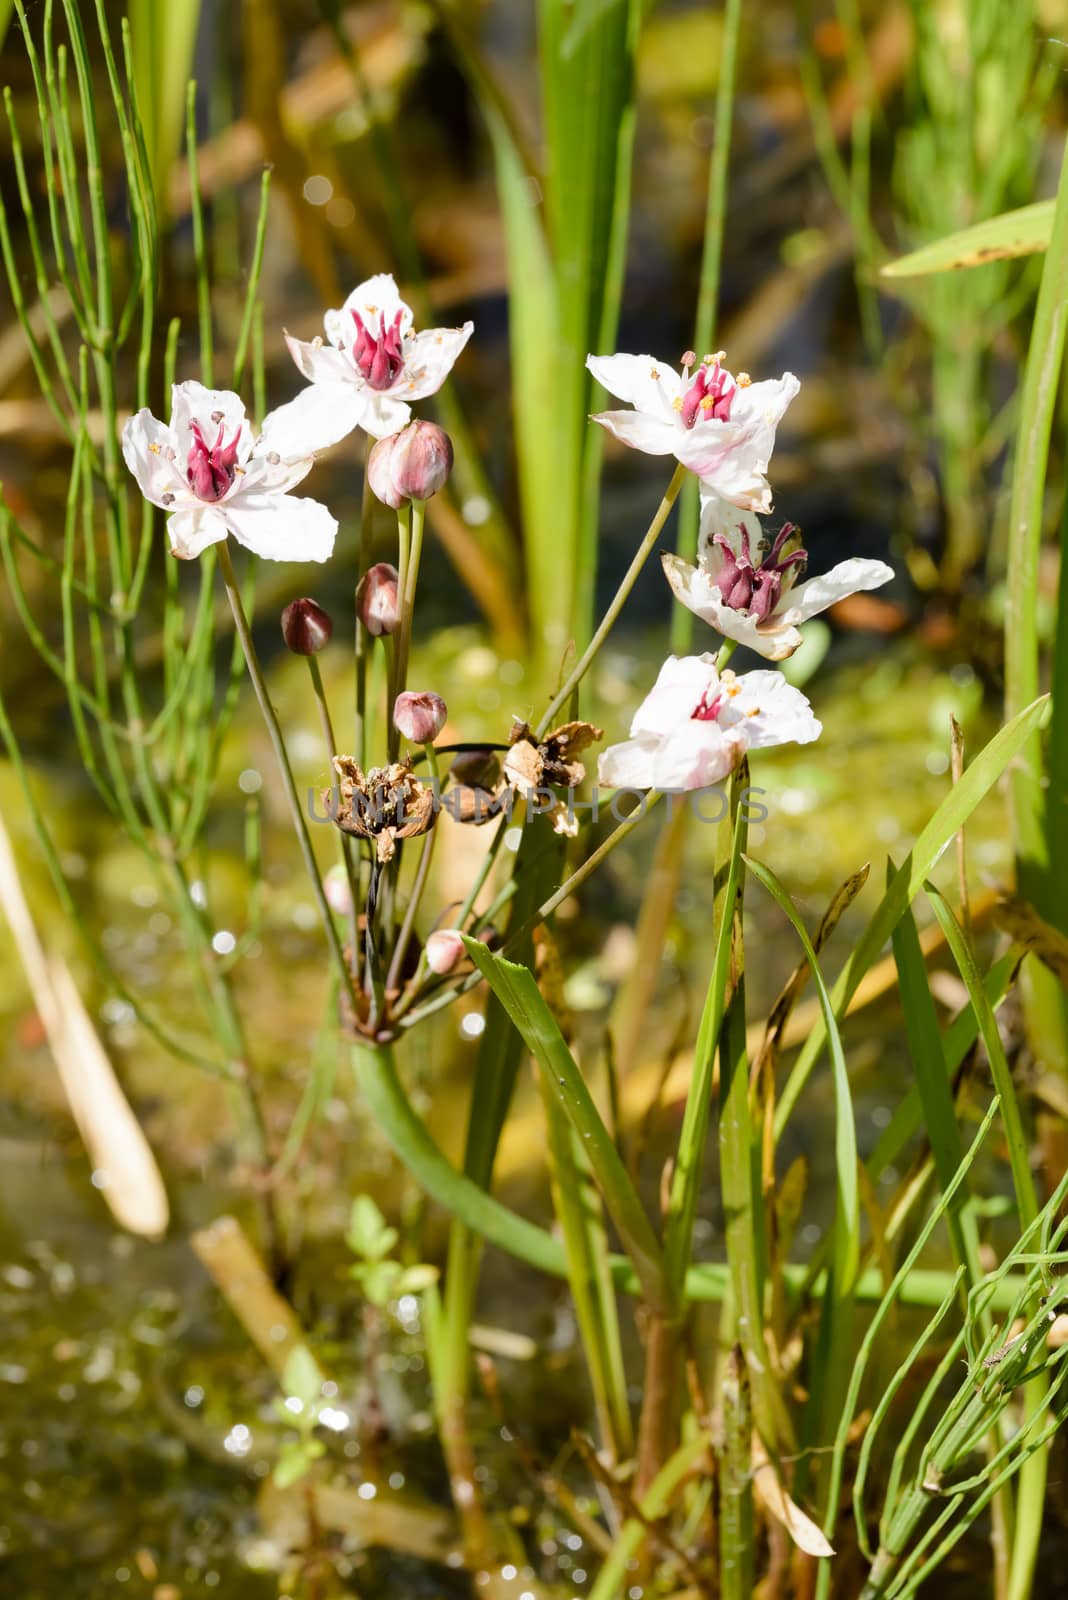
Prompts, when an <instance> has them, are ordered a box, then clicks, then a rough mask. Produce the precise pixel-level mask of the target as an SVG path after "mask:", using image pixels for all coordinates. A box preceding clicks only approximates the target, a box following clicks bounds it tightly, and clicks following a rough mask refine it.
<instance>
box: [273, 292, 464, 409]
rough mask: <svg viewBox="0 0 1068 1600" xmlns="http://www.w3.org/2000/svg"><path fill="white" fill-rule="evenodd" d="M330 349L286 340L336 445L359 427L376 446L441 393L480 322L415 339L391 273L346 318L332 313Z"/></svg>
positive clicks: (347, 308)
mask: <svg viewBox="0 0 1068 1600" xmlns="http://www.w3.org/2000/svg"><path fill="white" fill-rule="evenodd" d="M323 326H324V327H325V328H326V335H327V338H328V339H329V341H330V343H329V344H324V342H323V340H322V339H313V340H312V342H311V343H310V344H307V343H304V342H303V341H302V340H300V339H294V338H291V336H290V335H289V334H288V333H287V334H286V343H287V344H288V346H289V353H290V355H291V356H292V357H293V360H294V361H295V362H296V363H297V366H298V367H299V368H300V370H301V372H302V373H303V374H304V376H305V377H306V378H308V379H309V380H310V382H311V384H312V393H313V394H314V396H315V400H316V403H317V406H318V409H319V413H320V416H321V419H322V425H323V428H324V430H325V431H326V432H327V433H330V434H332V435H333V440H337V439H343V438H344V437H345V435H346V434H348V433H351V432H352V430H353V428H357V427H359V428H363V429H364V430H365V431H366V432H367V433H370V434H372V435H373V436H374V437H375V438H376V439H383V438H385V437H386V435H387V434H391V433H399V431H400V429H401V428H403V427H404V425H405V423H406V422H407V421H408V419H409V417H410V416H411V414H412V413H411V407H410V406H409V405H408V401H409V400H425V399H426V397H427V395H431V394H437V392H438V390H439V389H440V388H441V386H442V384H443V383H444V382H445V379H446V378H447V377H448V375H449V373H450V371H451V370H452V367H453V363H454V362H455V360H456V358H457V356H458V355H459V354H460V351H461V350H462V349H463V347H464V345H465V344H466V343H467V341H468V339H470V337H471V333H472V331H473V329H474V326H475V325H474V323H473V322H465V323H464V325H463V327H462V328H427V329H426V330H425V331H424V332H422V333H413V332H412V310H411V307H410V306H408V305H406V304H405V302H404V301H403V300H402V299H401V297H400V295H399V294H398V293H397V285H396V283H395V282H394V281H393V277H392V275H391V274H390V273H388V272H380V273H378V274H377V275H376V276H375V277H373V278H368V279H367V281H366V282H365V283H361V284H360V285H359V286H358V287H357V288H355V289H353V291H352V293H351V294H350V295H349V297H348V299H347V300H346V301H345V304H344V305H343V306H342V308H341V310H340V311H328V312H327V313H326V316H325V317H324V318H323Z"/></svg>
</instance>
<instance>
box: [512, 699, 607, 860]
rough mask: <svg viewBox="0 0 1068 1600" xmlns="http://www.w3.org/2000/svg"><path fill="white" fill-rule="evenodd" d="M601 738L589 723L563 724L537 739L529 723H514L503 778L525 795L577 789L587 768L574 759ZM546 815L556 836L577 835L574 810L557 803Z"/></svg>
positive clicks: (561, 802)
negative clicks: (550, 820) (559, 789)
mask: <svg viewBox="0 0 1068 1600" xmlns="http://www.w3.org/2000/svg"><path fill="white" fill-rule="evenodd" d="M603 738H604V730H603V729H602V728H595V727H594V725H593V723H592V722H562V723H561V724H560V726H559V727H558V728H554V729H553V731H552V732H551V733H546V734H544V735H543V736H542V737H541V738H540V739H539V738H538V736H537V734H536V733H535V732H534V731H533V729H532V728H531V727H530V725H529V723H526V722H520V721H518V720H517V721H515V722H513V723H512V731H511V733H510V734H509V737H508V742H509V744H510V746H511V748H510V750H509V752H508V755H507V756H506V757H505V762H504V776H505V779H506V780H507V782H508V783H510V784H511V786H512V788H513V789H515V790H516V791H517V792H518V793H519V794H524V795H525V794H529V792H530V791H531V790H537V789H543V788H545V787H547V786H557V787H559V788H562V789H568V790H571V789H577V788H578V786H579V784H580V783H581V782H582V780H583V779H584V778H585V776H586V768H585V766H584V764H583V763H582V762H581V761H576V760H575V759H574V758H575V756H577V755H581V753H582V751H583V750H585V749H587V748H588V747H589V746H590V745H591V744H596V743H597V741H598V740H599V739H603ZM549 815H550V816H551V818H552V824H553V827H554V828H555V830H556V832H557V833H566V834H570V835H572V836H573V835H574V834H576V833H577V832H578V820H577V818H576V816H575V812H574V809H573V808H572V807H571V806H569V805H566V804H565V803H564V801H563V800H559V801H557V803H556V804H555V805H554V806H553V808H552V810H551V811H550V813H549Z"/></svg>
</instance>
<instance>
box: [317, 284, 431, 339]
mask: <svg viewBox="0 0 1068 1600" xmlns="http://www.w3.org/2000/svg"><path fill="white" fill-rule="evenodd" d="M354 311H355V312H357V313H358V314H359V315H360V316H361V317H362V318H363V321H364V322H365V323H369V322H371V321H374V322H375V324H376V325H377V323H378V319H379V318H380V317H381V318H382V321H383V322H384V323H386V324H387V325H388V324H389V323H391V322H392V321H393V318H394V317H395V316H396V315H397V312H398V311H399V312H400V314H401V319H400V335H401V338H402V339H403V337H404V335H405V334H406V333H407V332H408V330H409V329H410V328H411V325H412V308H411V306H410V305H409V304H408V302H407V301H406V300H402V299H401V297H400V291H399V290H398V288H397V282H396V279H395V278H394V276H393V274H392V273H391V272H376V273H375V275H374V277H372V278H365V279H364V281H363V283H358V284H357V285H356V287H355V289H353V291H352V293H351V294H350V295H349V297H348V299H347V300H346V301H345V304H344V305H343V306H342V308H341V311H340V312H336V311H335V312H333V313H330V312H328V313H327V315H328V316H330V315H333V316H335V317H336V316H343V317H347V319H348V325H349V328H351V329H352V337H353V338H355V333H356V323H355V318H354V317H353V312H354ZM327 331H328V332H329V329H328V330H327ZM344 334H345V337H346V339H347V338H349V332H348V328H346V329H344Z"/></svg>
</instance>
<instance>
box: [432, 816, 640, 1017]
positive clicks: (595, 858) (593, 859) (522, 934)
mask: <svg viewBox="0 0 1068 1600" xmlns="http://www.w3.org/2000/svg"><path fill="white" fill-rule="evenodd" d="M662 799H663V795H662V794H661V793H660V791H659V790H656V789H653V790H651V791H650V793H649V795H648V797H647V800H646V803H645V804H644V805H643V806H639V807H638V809H637V810H636V811H635V812H634V814H633V815H631V816H629V817H626V818H624V820H623V821H622V822H621V823H620V824H619V826H618V827H617V828H613V830H612V832H611V833H610V834H609V835H608V838H607V839H605V840H603V841H602V842H601V844H599V845H598V846H597V849H596V850H595V851H594V852H593V854H592V855H590V856H588V857H587V859H586V860H585V861H584V862H583V863H582V865H581V867H578V868H577V869H576V870H575V871H574V872H573V873H572V874H571V876H570V877H569V878H567V879H566V880H565V881H564V882H563V883H562V884H561V885H560V887H559V889H557V890H556V892H555V893H554V894H551V895H550V896H549V898H548V899H547V900H543V901H542V903H541V905H540V906H539V907H538V908H537V910H536V911H534V912H533V913H532V914H531V916H530V917H529V918H528V919H526V920H525V921H524V922H523V923H522V924H521V926H520V927H518V928H517V929H516V930H515V931H514V932H512V933H509V935H508V938H507V939H506V940H505V942H504V944H503V945H502V946H501V954H502V955H511V954H513V953H514V952H515V949H516V946H517V945H518V944H519V943H520V942H521V941H522V940H523V939H524V938H526V937H527V936H528V935H529V934H531V933H532V932H533V931H534V929H535V928H536V927H538V925H539V924H540V923H542V922H544V921H545V919H546V918H547V917H551V916H552V914H553V912H554V911H555V910H556V908H557V906H559V905H561V904H562V903H563V902H564V901H565V900H566V899H567V897H568V895H569V894H574V892H575V890H576V889H580V888H581V887H582V885H583V884H584V883H585V882H586V879H587V878H588V877H590V875H591V874H592V873H594V872H596V870H597V868H598V867H599V866H600V864H601V862H602V861H603V860H604V859H605V857H606V856H608V855H610V854H611V852H612V851H613V850H614V849H615V848H616V846H617V845H620V844H622V843H623V841H624V839H626V838H627V837H628V836H629V835H630V834H631V833H633V832H634V829H635V828H636V827H637V826H638V824H639V823H640V822H642V821H644V819H645V818H646V817H647V816H648V815H649V812H650V811H651V810H652V809H653V807H654V806H655V805H658V804H659V803H660V801H661V800H662ZM481 981H482V977H481V974H480V973H478V972H471V973H468V975H467V977H466V978H464V979H463V980H462V982H460V983H458V984H457V985H456V986H455V987H454V988H451V989H449V990H448V991H447V992H446V993H444V994H436V995H434V997H433V999H430V1000H427V1001H426V1002H425V1004H423V1005H421V1006H418V1007H417V1008H416V1009H415V1010H414V1011H411V1012H409V1013H408V1014H407V1015H406V1016H405V1018H404V1022H403V1026H404V1027H406V1028H411V1027H414V1026H415V1024H416V1023H417V1022H422V1021H423V1019H424V1018H425V1017H429V1016H431V1015H432V1014H433V1013H434V1012H435V1011H441V1010H442V1009H443V1008H444V1007H445V1006H449V1005H452V1003H453V1001H454V1000H457V999H459V997H460V995H462V994H467V993H468V992H469V991H470V990H471V989H474V988H475V987H476V985H477V984H479V983H481Z"/></svg>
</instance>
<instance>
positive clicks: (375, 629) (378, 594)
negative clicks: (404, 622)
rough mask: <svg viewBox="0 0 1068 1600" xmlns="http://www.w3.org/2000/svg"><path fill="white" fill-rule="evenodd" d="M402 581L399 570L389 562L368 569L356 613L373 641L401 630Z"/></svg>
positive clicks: (361, 582) (362, 580)
mask: <svg viewBox="0 0 1068 1600" xmlns="http://www.w3.org/2000/svg"><path fill="white" fill-rule="evenodd" d="M399 582H400V577H399V575H398V573H397V569H396V567H391V566H390V564H389V562H388V561H379V562H377V563H376V565H375V566H373V567H368V569H367V571H366V572H365V573H364V575H363V577H362V578H361V579H360V585H359V588H358V589H357V590H356V610H357V612H358V613H359V618H360V621H361V622H362V623H363V625H364V627H365V628H366V629H367V631H368V633H369V634H371V635H372V637H373V638H375V639H377V638H379V637H380V636H381V635H382V634H383V633H392V632H393V630H394V628H395V627H396V626H397V585H398V584H399Z"/></svg>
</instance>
